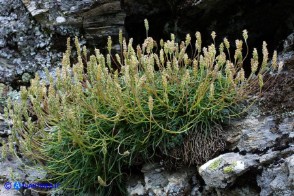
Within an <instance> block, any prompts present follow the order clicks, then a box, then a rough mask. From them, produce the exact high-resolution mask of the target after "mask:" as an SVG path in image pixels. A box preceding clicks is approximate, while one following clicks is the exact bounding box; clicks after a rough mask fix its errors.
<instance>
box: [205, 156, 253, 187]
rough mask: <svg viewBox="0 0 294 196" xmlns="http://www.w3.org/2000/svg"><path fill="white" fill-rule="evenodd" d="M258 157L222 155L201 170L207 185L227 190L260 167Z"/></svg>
mask: <svg viewBox="0 0 294 196" xmlns="http://www.w3.org/2000/svg"><path fill="white" fill-rule="evenodd" d="M257 161H258V156H257V155H253V154H247V155H245V156H243V155H240V154H238V153H226V154H222V155H220V156H218V157H216V158H214V159H212V160H210V161H208V162H207V163H205V164H204V165H202V166H201V167H200V168H199V174H200V175H201V177H202V178H203V179H204V181H205V184H206V185H207V186H209V187H213V188H226V187H229V186H231V185H232V184H234V181H235V180H236V178H237V177H238V176H240V175H242V174H244V173H245V172H246V171H248V170H249V169H251V168H252V167H254V166H257V165H258V162H257Z"/></svg>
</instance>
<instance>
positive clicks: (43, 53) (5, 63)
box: [0, 0, 60, 83]
mask: <svg viewBox="0 0 294 196" xmlns="http://www.w3.org/2000/svg"><path fill="white" fill-rule="evenodd" d="M26 2H30V5H31V7H30V9H31V11H32V13H31V14H32V15H34V16H35V17H37V16H39V15H42V14H43V11H42V12H41V11H40V10H38V9H37V7H36V6H37V4H34V3H33V1H26ZM34 7H35V8H36V9H33V8H34ZM0 13H1V14H0V26H1V27H4V28H1V29H0V82H5V83H7V82H12V81H15V80H18V79H19V76H20V75H22V74H23V73H24V72H29V73H32V72H35V71H36V70H38V69H43V68H45V67H50V66H51V65H52V63H55V62H56V55H55V54H54V53H58V52H57V51H55V52H54V53H51V55H50V53H49V52H48V51H49V50H51V49H50V48H51V47H50V43H51V42H52V40H51V37H50V35H48V34H47V33H46V32H44V31H43V30H42V29H40V28H39V25H38V24H36V23H35V21H34V20H33V19H32V18H31V17H32V15H30V12H28V10H27V9H26V7H25V5H24V4H23V3H22V1H20V0H15V1H13V0H0ZM44 13H45V12H44ZM52 51H54V50H52ZM58 61H60V59H58ZM56 64H57V65H58V63H56Z"/></svg>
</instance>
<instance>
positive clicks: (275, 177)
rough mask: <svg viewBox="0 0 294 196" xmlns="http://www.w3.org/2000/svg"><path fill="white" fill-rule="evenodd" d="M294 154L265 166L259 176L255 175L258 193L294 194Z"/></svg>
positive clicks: (286, 195) (262, 195)
mask: <svg viewBox="0 0 294 196" xmlns="http://www.w3.org/2000/svg"><path fill="white" fill-rule="evenodd" d="M293 173H294V155H292V156H290V157H288V158H286V159H284V160H283V159H281V160H280V161H279V162H277V163H276V164H271V165H270V166H269V167H267V168H265V169H264V170H263V172H262V174H261V176H257V183H258V186H259V187H260V188H261V192H260V195H261V196H266V195H283V196H292V195H294V181H293V180H294V178H293Z"/></svg>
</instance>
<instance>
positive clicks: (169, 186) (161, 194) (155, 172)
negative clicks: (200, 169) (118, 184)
mask: <svg viewBox="0 0 294 196" xmlns="http://www.w3.org/2000/svg"><path fill="white" fill-rule="evenodd" d="M142 172H143V173H144V181H142V179H140V180H136V181H135V182H130V181H129V183H128V186H127V190H128V194H129V195H158V196H165V195H185V194H187V193H191V184H190V183H189V181H190V179H191V178H192V176H193V175H195V172H196V170H195V169H193V168H185V169H180V170H178V171H165V170H164V169H162V166H161V165H160V164H145V165H144V166H143V168H142ZM194 178H195V176H194ZM195 187H196V186H195ZM195 189H196V188H195ZM196 191H197V190H194V192H196Z"/></svg>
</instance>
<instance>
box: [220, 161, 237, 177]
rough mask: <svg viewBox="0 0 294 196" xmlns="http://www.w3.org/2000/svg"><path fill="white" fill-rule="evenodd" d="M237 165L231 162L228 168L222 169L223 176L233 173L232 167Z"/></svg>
mask: <svg viewBox="0 0 294 196" xmlns="http://www.w3.org/2000/svg"><path fill="white" fill-rule="evenodd" d="M236 165H237V162H233V163H232V164H231V165H230V166H227V167H224V169H223V171H224V173H225V174H227V173H231V172H233V171H234V167H235V166H236Z"/></svg>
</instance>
